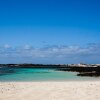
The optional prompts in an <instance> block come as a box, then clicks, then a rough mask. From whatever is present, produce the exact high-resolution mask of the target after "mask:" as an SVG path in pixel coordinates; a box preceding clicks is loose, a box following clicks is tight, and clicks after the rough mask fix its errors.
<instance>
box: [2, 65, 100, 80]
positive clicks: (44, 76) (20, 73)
mask: <svg viewBox="0 0 100 100" xmlns="http://www.w3.org/2000/svg"><path fill="white" fill-rule="evenodd" d="M69 80H100V78H94V77H81V76H77V73H76V72H63V71H56V70H55V69H48V68H46V69H43V68H40V69H39V68H8V67H5V68H4V67H0V82H2V81H69Z"/></svg>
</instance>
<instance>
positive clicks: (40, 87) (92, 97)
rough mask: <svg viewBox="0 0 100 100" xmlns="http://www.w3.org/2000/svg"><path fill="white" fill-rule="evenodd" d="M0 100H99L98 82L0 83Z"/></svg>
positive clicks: (99, 82) (99, 86)
mask: <svg viewBox="0 0 100 100" xmlns="http://www.w3.org/2000/svg"><path fill="white" fill-rule="evenodd" d="M0 100H100V81H63V82H60V81H59V82H56V81H52V82H50V81H43V82H0Z"/></svg>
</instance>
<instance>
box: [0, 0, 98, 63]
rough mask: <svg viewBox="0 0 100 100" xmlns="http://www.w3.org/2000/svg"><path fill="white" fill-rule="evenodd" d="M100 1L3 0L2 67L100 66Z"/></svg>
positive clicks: (0, 14) (0, 29)
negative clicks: (45, 65) (36, 64)
mask: <svg viewBox="0 0 100 100" xmlns="http://www.w3.org/2000/svg"><path fill="white" fill-rule="evenodd" d="M99 59H100V0H0V63H42V64H68V63H80V62H82V63H100V60H99Z"/></svg>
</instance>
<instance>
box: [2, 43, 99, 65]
mask: <svg viewBox="0 0 100 100" xmlns="http://www.w3.org/2000/svg"><path fill="white" fill-rule="evenodd" d="M99 59H100V44H96V43H90V44H87V45H86V46H84V47H81V46H76V45H74V46H65V45H64V46H58V45H47V46H44V47H42V48H34V47H33V46H30V45H25V46H21V47H12V46H10V45H7V44H6V45H4V46H0V63H57V64H59V63H62V64H63V63H64V64H66V63H80V62H84V63H99Z"/></svg>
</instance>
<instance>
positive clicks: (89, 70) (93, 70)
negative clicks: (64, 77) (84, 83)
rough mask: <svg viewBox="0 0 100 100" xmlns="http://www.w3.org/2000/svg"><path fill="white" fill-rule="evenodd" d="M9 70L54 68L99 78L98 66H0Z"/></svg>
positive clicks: (99, 68)
mask: <svg viewBox="0 0 100 100" xmlns="http://www.w3.org/2000/svg"><path fill="white" fill-rule="evenodd" d="M0 67H11V68H55V70H58V71H71V72H78V74H77V76H91V77H99V76H100V64H0Z"/></svg>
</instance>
